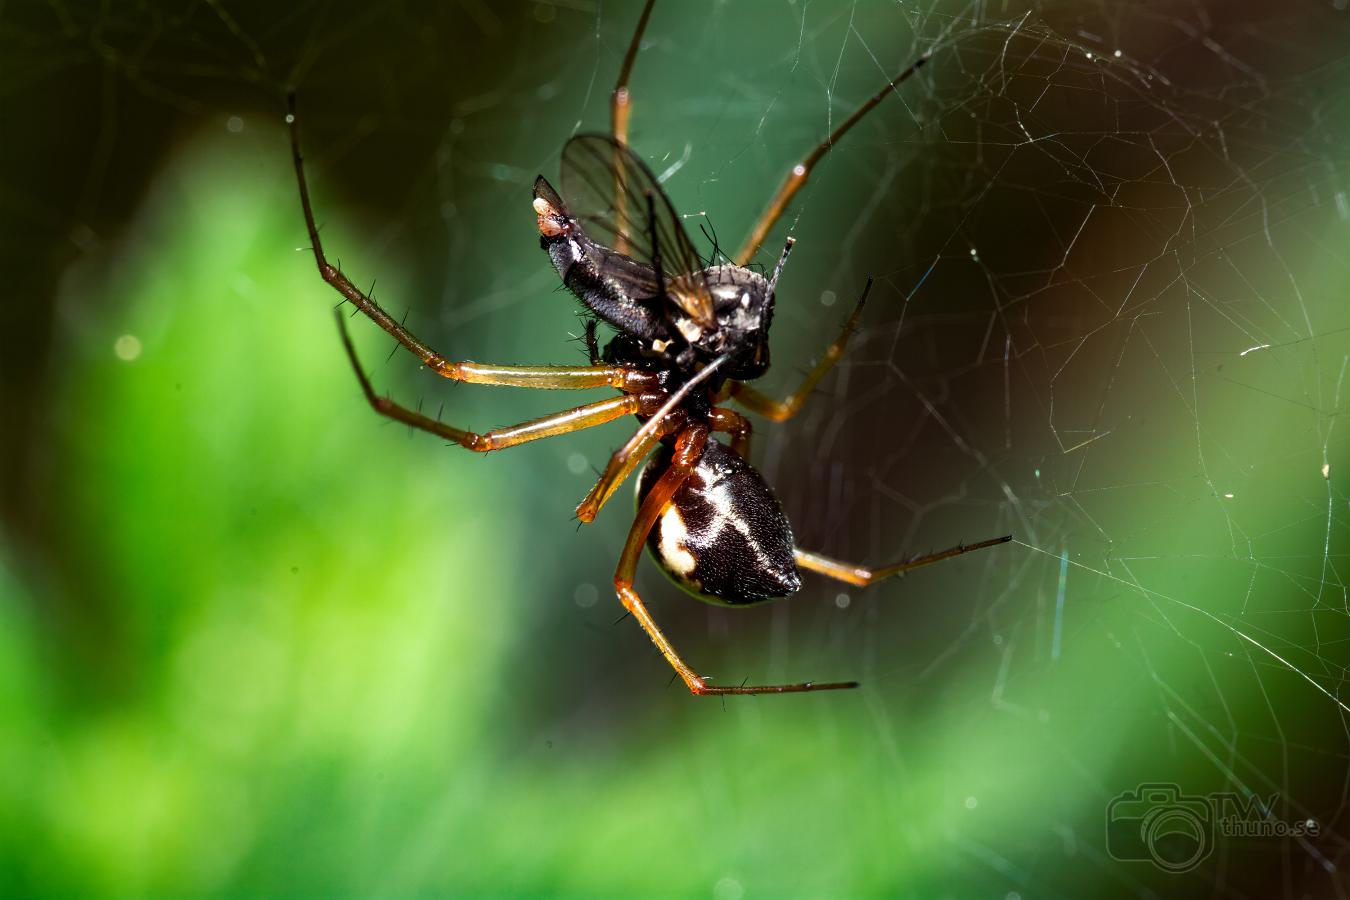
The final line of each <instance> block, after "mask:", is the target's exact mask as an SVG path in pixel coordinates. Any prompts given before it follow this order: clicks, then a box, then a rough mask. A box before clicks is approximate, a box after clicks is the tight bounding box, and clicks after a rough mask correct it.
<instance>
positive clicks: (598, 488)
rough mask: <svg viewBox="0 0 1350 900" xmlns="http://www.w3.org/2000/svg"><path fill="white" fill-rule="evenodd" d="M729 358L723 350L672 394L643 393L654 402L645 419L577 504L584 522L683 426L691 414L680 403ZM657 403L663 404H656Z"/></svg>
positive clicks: (579, 515)
mask: <svg viewBox="0 0 1350 900" xmlns="http://www.w3.org/2000/svg"><path fill="white" fill-rule="evenodd" d="M730 358H731V357H729V356H728V355H727V354H725V353H724V354H722V355H721V356H719V357H718V358H717V359H716V360H714V361H713V362H711V363H709V364H708V365H706V366H704V367H703V368H702V369H700V370H699V373H698V374H697V375H695V376H694V377H693V378H691V379H689V380H688V381H686V382H685V383H684V384H683V385H681V386H680V389H679V390H677V391H676V392H675V393H673V394H668V395H667V394H656V393H648V394H643V395H641V397H640V399H641V400H642V401H643V402H644V403H648V402H650V403H652V404H653V405H652V406H644V407H643V409H642V411H641V413H640V415H642V416H646V417H647V419H646V421H645V422H643V423H642V427H641V428H639V429H638V430H637V431H636V432H635V433H634V434H633V436H632V437H630V438H629V439H628V440H627V441H626V442H625V443H624V445H623V446H622V447H620V448H619V449H618V450H615V451H614V455H613V456H611V457H610V459H609V465H608V466H606V467H605V471H604V473H603V474H601V476H600V480H599V481H597V482H596V483H595V486H594V487H592V488H591V490H590V493H588V494H587V495H586V496H585V497H584V498H583V499H582V501H581V503H579V504H578V505H577V518H578V519H580V520H581V521H583V522H590V521H591V520H593V519H594V518H595V515H596V513H598V512H599V511H600V507H602V506H604V505H605V501H606V500H608V499H609V497H610V495H611V494H613V493H614V490H615V489H616V488H617V487H618V486H619V485H620V484H622V483H623V481H624V479H626V478H627V477H628V476H629V475H631V474H632V472H633V470H634V469H635V468H637V465H638V463H640V462H642V459H643V457H645V456H646V455H647V454H648V453H649V452H650V451H651V450H652V448H653V447H655V446H656V445H657V443H658V442H660V440H661V438H663V437H665V436H666V435H668V434H670V433H671V432H674V431H679V430H680V429H682V428H683V427H684V425H685V423H686V422H687V421H688V418H689V417H688V414H686V413H685V412H684V411H683V410H681V409H679V405H680V404H681V403H683V402H684V400H685V398H686V397H688V396H689V394H690V392H692V391H693V390H694V388H696V387H697V386H698V385H699V384H700V383H701V382H703V381H704V380H705V379H707V378H708V377H709V376H711V375H712V374H713V373H714V372H716V371H717V370H718V369H719V368H721V367H722V365H723V364H724V363H725V362H726V361H727V360H728V359H730ZM657 403H659V404H660V405H659V406H656V405H655V404H657Z"/></svg>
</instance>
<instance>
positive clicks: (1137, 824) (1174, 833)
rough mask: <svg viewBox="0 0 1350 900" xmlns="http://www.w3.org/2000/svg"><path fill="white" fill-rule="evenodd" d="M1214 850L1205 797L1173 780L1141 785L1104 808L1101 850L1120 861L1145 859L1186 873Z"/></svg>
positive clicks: (1212, 827) (1208, 809)
mask: <svg viewBox="0 0 1350 900" xmlns="http://www.w3.org/2000/svg"><path fill="white" fill-rule="evenodd" d="M1213 850H1214V816H1213V810H1212V807H1211V804H1210V802H1209V799H1208V798H1206V797H1195V796H1189V795H1186V794H1183V793H1181V790H1180V789H1179V788H1178V787H1177V786H1176V785H1175V784H1141V785H1139V786H1138V787H1136V788H1135V789H1134V790H1132V791H1125V792H1124V793H1122V794H1121V795H1120V796H1118V797H1116V798H1114V799H1113V800H1112V801H1111V802H1110V803H1109V804H1107V807H1106V852H1107V853H1108V854H1110V855H1111V856H1112V857H1113V858H1114V859H1118V860H1121V861H1124V862H1138V861H1148V862H1151V863H1153V864H1154V865H1155V866H1157V867H1158V868H1160V869H1162V870H1164V871H1166V872H1189V871H1190V870H1191V869H1194V868H1195V867H1196V866H1198V865H1199V864H1200V863H1201V862H1203V861H1204V859H1205V858H1206V857H1207V856H1209V854H1210V853H1211V852H1213Z"/></svg>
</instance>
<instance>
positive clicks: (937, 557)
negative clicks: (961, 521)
mask: <svg viewBox="0 0 1350 900" xmlns="http://www.w3.org/2000/svg"><path fill="white" fill-rule="evenodd" d="M1011 540H1012V535H1011V534H1005V535H1004V536H1003V537H996V538H991V539H989V540H987V541H980V542H979V543H978V544H957V545H956V546H955V547H949V548H947V549H946V550H939V551H938V552H936V553H929V554H926V555H924V556H916V557H914V558H913V559H910V560H906V561H905V562H902V563H896V564H895V565H892V566H883V567H881V568H879V569H871V568H868V567H867V566H859V565H855V564H853V563H846V562H840V561H839V560H837V559H830V558H829V557H828V556H821V555H820V554H819V553H812V552H811V551H809V550H803V549H801V548H800V547H798V548H797V549H796V550H795V551H794V552H793V556H795V557H796V559H797V565H798V566H800V567H801V568H803V569H806V570H807V571H809V572H818V573H820V574H821V575H828V576H829V577H830V578H833V579H835V580H836V581H844V582H847V583H848V584H852V585H855V586H857V587H867V586H868V585H870V584H873V583H875V582H878V581H881V580H883V579H886V578H890V577H892V576H895V575H901V574H903V573H905V572H908V571H910V570H911V569H917V568H919V567H920V566H931V565H932V564H933V563H935V562H942V561H943V560H944V559H951V558H952V557H954V556H960V555H961V554H963V553H970V552H971V551H972V550H983V549H985V548H986V547H997V546H998V545H999V544H1006V543H1008V541H1011Z"/></svg>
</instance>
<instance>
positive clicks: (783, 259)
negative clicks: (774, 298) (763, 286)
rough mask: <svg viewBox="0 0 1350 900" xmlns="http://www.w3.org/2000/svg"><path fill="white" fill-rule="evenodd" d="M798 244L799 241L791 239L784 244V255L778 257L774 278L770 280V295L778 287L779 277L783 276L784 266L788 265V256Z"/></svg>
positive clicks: (774, 268)
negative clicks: (794, 245) (793, 246)
mask: <svg viewBox="0 0 1350 900" xmlns="http://www.w3.org/2000/svg"><path fill="white" fill-rule="evenodd" d="M795 243H797V239H796V238H794V237H789V238H788V239H787V240H786V241H784V242H783V255H782V256H780V257H778V265H776V266H774V267H773V277H772V278H770V279H769V293H770V294H772V293H773V289H774V288H775V287H777V285H778V276H779V275H782V274H783V266H785V265H787V258H788V254H789V253H791V252H792V245H793V244H795Z"/></svg>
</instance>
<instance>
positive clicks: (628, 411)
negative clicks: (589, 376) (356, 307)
mask: <svg viewBox="0 0 1350 900" xmlns="http://www.w3.org/2000/svg"><path fill="white" fill-rule="evenodd" d="M337 320H338V328H339V330H340V331H341V332H342V345H343V346H344V347H345V348H346V350H347V356H348V358H349V359H351V362H352V368H353V369H355V370H356V378H357V380H358V381H360V382H361V391H362V393H364V394H365V395H366V400H367V401H368V402H369V403H370V405H371V408H372V409H374V410H375V411H376V412H377V413H379V414H380V415H382V416H388V417H389V418H391V419H394V420H395V421H398V422H403V423H404V424H406V425H411V426H412V427H414V428H420V429H421V430H422V431H429V432H431V433H432V434H434V435H437V436H439V437H443V438H445V439H446V440H449V441H454V442H455V443H456V444H459V445H460V446H461V447H463V448H465V449H466V450H472V451H474V452H475V453H487V452H488V451H491V450H503V449H505V448H507V447H514V446H516V445H517V444H524V443H527V442H529V441H537V440H539V439H540V438H546V437H553V436H555V435H559V434H568V433H570V432H573V431H580V430H582V429H583V428H591V427H592V426H595V425H603V424H605V423H606V422H612V421H614V420H615V419H618V418H621V417H623V416H631V415H634V414H636V413H637V412H638V411H639V410H640V409H641V408H642V400H641V398H640V397H638V396H637V395H634V394H624V395H623V396H620V397H610V398H609V399H608V400H599V401H596V402H595V403H587V404H586V405H584V406H578V407H577V408H575V409H569V410H564V411H563V412H559V413H554V414H553V415H551V416H544V417H542V418H539V419H533V420H531V421H529V422H522V423H521V424H519V425H512V426H510V427H507V428H494V429H493V430H492V431H488V432H486V433H484V434H476V433H474V432H472V431H463V430H461V429H459V428H455V427H453V426H451V425H446V424H445V423H444V422H441V421H439V420H437V419H433V418H431V417H430V416H424V415H423V414H422V413H420V412H416V411H414V410H411V409H408V408H407V407H405V406H400V405H399V404H397V403H395V402H394V401H392V400H390V399H389V398H388V397H381V396H379V395H378V394H376V393H375V389H374V387H372V386H371V383H370V379H369V378H367V377H366V373H365V372H364V371H363V370H362V369H361V362H360V360H358V359H357V356H356V348H355V347H353V346H352V340H351V337H350V336H349V335H348V334H347V327H346V324H345V323H344V322H343V321H342V315H341V312H339V314H338V317H337Z"/></svg>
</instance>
